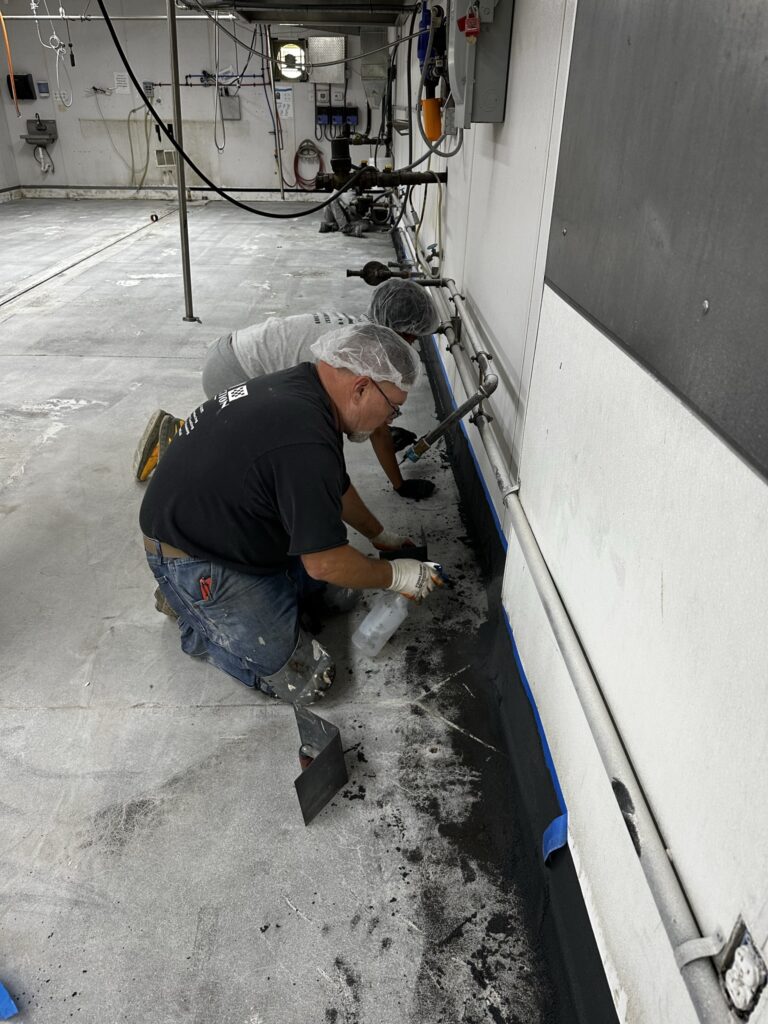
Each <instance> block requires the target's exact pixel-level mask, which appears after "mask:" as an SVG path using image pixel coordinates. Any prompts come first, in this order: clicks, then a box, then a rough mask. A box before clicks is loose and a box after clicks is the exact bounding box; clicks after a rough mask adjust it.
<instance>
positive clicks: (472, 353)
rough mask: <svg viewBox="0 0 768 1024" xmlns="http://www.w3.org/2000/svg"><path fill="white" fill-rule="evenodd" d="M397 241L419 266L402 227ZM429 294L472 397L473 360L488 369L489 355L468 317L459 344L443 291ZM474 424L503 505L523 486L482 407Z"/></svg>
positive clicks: (432, 290) (410, 240) (411, 241)
mask: <svg viewBox="0 0 768 1024" xmlns="http://www.w3.org/2000/svg"><path fill="white" fill-rule="evenodd" d="M396 237H398V238H399V240H400V244H401V246H402V247H403V249H404V250H405V252H406V253H409V254H410V256H411V257H412V259H411V260H410V262H411V263H412V265H413V266H418V265H419V255H418V253H417V251H416V245H415V243H414V241H413V239H412V238H411V237H410V235H409V234H408V232H407V230H406V229H405V228H404V227H403V226H401V227H399V228H398V229H397V236H396ZM396 248H397V246H396ZM423 257H424V258H425V257H426V254H423ZM429 294H430V296H431V298H432V301H433V302H434V304H435V306H436V308H437V311H438V313H439V314H440V319H441V320H442V321H443V323H444V325H445V326H444V327H443V328H442V330H443V333H444V334H445V335H446V337H447V338H448V344H449V348H450V350H451V352H452V354H453V358H454V361H455V363H456V368H457V370H458V371H459V377H460V378H461V383H462V386H463V387H464V391H465V392H466V394H468V395H472V394H474V393H475V392H476V389H477V384H476V383H475V381H474V379H473V371H472V368H471V359H472V358H474V359H475V360H476V361H477V362H478V366H480V365H481V363H480V360H481V359H482V360H485V365H487V362H488V359H487V355H486V354H485V352H484V351H483V346H482V344H481V341H480V339H479V337H478V336H477V334H476V332H475V329H474V327H473V326H472V323H471V321H470V320H469V319H468V318H467V317H466V313H465V315H464V316H463V317H462V338H461V342H459V340H458V339H457V338H456V335H455V333H454V331H453V328H452V327H451V326H449V324H450V319H451V313H450V310H449V308H448V303H447V300H446V298H445V296H444V295H443V292H442V290H441V289H440V288H433V289H430V293H429ZM465 344H466V347H467V349H468V350H469V357H460V356H459V355H457V354H456V352H455V348H457V347H458V348H459V350H460V352H461V346H463V345H465ZM472 423H473V425H474V427H475V428H476V429H477V432H478V433H479V434H480V440H481V442H482V445H483V448H484V449H485V452H486V454H487V456H488V461H489V462H490V465H491V469H492V470H493V475H494V477H495V479H496V484H497V486H498V488H499V491H500V493H501V498H502V502H504V501H505V500H506V498H507V497H508V495H510V494H514V493H515V492H516V491H517V490H518V488H519V486H520V485H519V483H518V482H517V481H515V480H513V479H512V477H511V476H510V474H509V473H508V471H507V469H506V466H505V464H504V462H505V460H504V456H503V455H502V452H501V448H500V447H499V444H498V442H497V440H496V438H495V437H494V435H493V432H492V430H491V425H490V421H489V419H488V417H487V416H486V415H485V413H484V411H483V408H482V405H480V407H479V409H478V411H477V412H476V413H475V415H474V417H473V418H472Z"/></svg>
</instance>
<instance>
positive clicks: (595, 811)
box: [400, 0, 768, 1024]
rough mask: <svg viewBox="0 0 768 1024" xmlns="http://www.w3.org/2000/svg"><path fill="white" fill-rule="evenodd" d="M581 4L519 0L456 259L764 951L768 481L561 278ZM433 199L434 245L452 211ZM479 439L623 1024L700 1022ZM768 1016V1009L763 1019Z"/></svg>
mask: <svg viewBox="0 0 768 1024" xmlns="http://www.w3.org/2000/svg"><path fill="white" fill-rule="evenodd" d="M574 16H575V4H574V3H572V2H570V0H547V2H544V3H541V2H537V0H517V3H516V9H515V25H514V36H513V44H512V62H511V71H510V78H509V86H508V94H507V101H508V102H507V113H506V119H505V123H504V124H503V125H502V126H498V127H494V126H482V125H475V126H474V127H473V128H472V129H471V131H469V132H468V133H467V136H466V141H465V146H464V149H463V151H462V153H461V154H460V155H459V156H458V157H456V158H455V159H453V160H452V161H450V164H449V184H448V187H447V192H446V196H445V197H444V203H443V205H444V209H445V211H446V224H445V225H444V237H445V261H444V262H445V269H446V271H447V272H448V273H449V274H451V275H454V276H455V277H456V280H457V283H458V286H459V288H460V290H461V291H462V292H463V293H464V294H465V295H466V296H467V299H468V303H469V304H470V306H471V308H472V310H473V313H474V317H475V320H476V323H477V325H478V326H479V327H480V329H481V331H482V333H483V335H484V337H485V339H486V343H487V346H488V347H489V349H490V351H491V352H492V353H493V355H494V359H495V363H496V366H497V368H498V369H499V371H500V376H501V385H500V393H497V395H495V396H494V399H493V401H492V403H491V405H492V411H493V414H494V415H495V417H496V419H495V422H494V428H495V429H496V431H497V435H498V439H499V441H500V443H501V445H502V448H503V450H504V451H505V453H506V458H507V460H508V468H509V469H510V470H511V471H512V472H513V473H515V472H516V469H517V467H518V466H519V469H520V474H521V488H520V498H521V500H522V503H523V506H524V508H525V511H526V513H527V515H528V517H529V520H530V522H531V525H532V527H533V530H534V533H535V535H536V538H537V540H538V543H539V546H540V547H541V549H542V551H543V553H544V557H545V559H546V560H547V563H548V565H549V568H550V570H551V572H552V575H553V577H554V580H555V583H556V585H557V587H558V589H559V591H560V593H561V595H562V597H563V600H564V603H565V605H566V607H567V610H568V612H569V614H570V616H571V619H572V621H573V622H574V625H575V627H576V629H577V632H578V634H579V637H580V640H581V642H582V644H583V647H584V649H585V652H586V654H587V657H588V659H589V660H590V662H591V664H592V666H593V668H594V672H595V675H596V677H597V679H598V681H599V684H600V686H601V688H602V690H603V692H604V694H605V696H606V698H607V701H608V703H609V706H610V709H611V711H612V712H613V715H614V717H615V720H616V722H617V725H618V727H619V729H620V732H621V735H622V738H623V740H624V742H625V744H626V746H627V749H628V751H629V754H630V756H631V758H632V760H633V762H634V764H635V767H636V770H637V774H638V776H639V778H640V781H641V784H642V785H643V787H644V789H645V792H646V794H647V797H648V800H649V803H650V805H651V807H652V809H653V811H654V812H655V814H656V816H657V819H658V822H659V824H660V827H661V830H662V833H663V835H664V838H665V841H666V843H667V846H668V847H669V849H670V853H671V856H672V858H673V861H674V864H675V867H676V869H677V871H678V873H679V876H680V878H681V880H682V883H683V885H684V888H685V890H686V892H687V894H688V896H689V899H690V901H691V904H692V906H693V909H694V911H695V913H696V915H697V917H698V919H699V922H700V924H701V926H702V928H703V930H704V933H705V934H710V933H711V932H713V931H714V930H715V929H716V928H718V927H719V928H720V929H722V931H723V932H724V933H726V934H729V933H730V931H731V928H732V927H733V925H734V923H735V922H736V919H737V917H738V916H739V915H740V914H741V915H743V916H744V918H745V920H746V922H747V925H748V927H749V928H750V929H751V931H752V934H753V936H754V938H755V939H756V941H757V942H758V943H759V944H760V945H761V946H762V947H763V949H764V950H765V946H766V939H768V881H767V880H766V876H765V871H764V851H765V849H766V845H767V844H768V813H766V810H765V804H764V801H762V800H761V798H760V793H761V786H760V782H761V780H762V779H764V778H765V777H766V771H767V770H768V728H767V726H766V715H765V711H764V692H765V678H766V670H767V669H768V631H766V629H765V622H766V620H767V613H768V591H767V590H766V586H765V581H764V575H765V573H764V566H765V565H766V564H767V560H768V540H766V538H767V537H768V530H767V529H766V528H767V527H768V488H766V485H765V482H764V481H763V480H762V479H760V478H759V477H757V476H756V475H755V474H754V473H753V472H752V471H751V470H750V469H749V468H748V467H746V466H745V465H744V464H743V462H742V461H741V460H740V459H739V458H738V457H737V456H736V455H735V454H734V453H733V452H732V451H731V450H730V449H729V448H728V447H727V446H726V445H725V444H724V443H723V442H722V441H721V440H720V439H719V438H718V437H717V436H716V435H715V434H714V433H713V432H712V431H711V430H709V429H708V428H707V427H706V426H704V425H703V424H702V423H701V422H700V421H699V420H698V419H697V418H696V417H695V416H694V415H693V414H692V413H691V412H690V411H689V410H688V409H687V408H686V407H685V406H684V405H683V404H682V403H681V402H680V401H679V400H678V399H677V398H675V397H674V396H673V395H672V394H671V393H670V392H669V391H668V390H667V389H665V388H664V387H663V386H661V385H660V384H659V383H658V382H657V381H655V380H654V379H653V378H652V377H651V376H650V375H649V374H648V373H647V372H646V371H645V370H643V369H642V368H640V367H639V366H638V365H637V364H636V363H635V362H634V361H633V360H631V359H630V358H629V357H628V356H627V355H626V354H624V353H623V352H622V351H621V350H620V349H619V348H617V346H616V345H615V344H614V343H613V342H612V341H611V340H610V339H609V338H607V337H606V336H604V335H603V334H602V333H601V332H600V331H599V330H597V329H596V328H595V327H594V326H592V324H591V323H589V322H588V321H587V320H585V319H584V318H583V317H582V316H580V315H579V314H578V313H577V312H575V311H574V310H573V309H571V308H570V307H569V306H567V305H566V304H565V303H564V302H563V301H562V300H561V299H559V298H558V297H557V295H555V293H553V292H552V291H551V290H549V289H548V288H545V285H544V264H545V259H546V247H547V236H548V229H549V223H550V218H551V208H552V196H553V190H554V181H555V174H556V170H557V153H558V145H559V135H560V127H561V123H562V112H563V106H564V96H565V89H566V85H567V72H568V60H569V51H570V42H571V36H572V29H573V22H574ZM684 73H685V69H681V74H682V75H684ZM401 77H402V76H401ZM402 152H403V151H402V149H401V159H400V163H403V162H404V161H403V159H402ZM746 158H748V154H747V157H746ZM432 166H433V167H434V166H439V162H433V165H432ZM414 201H415V203H416V206H417V208H418V206H419V197H418V196H416V197H414ZM427 210H428V214H427V218H426V223H425V227H424V229H423V240H424V242H426V243H430V242H434V241H436V240H437V236H436V231H435V230H434V227H433V223H434V213H433V212H432V203H431V201H430V203H429V204H428V207H427ZM542 302H543V305H542ZM443 352H444V361H445V365H446V369H447V371H448V374H449V376H450V377H451V379H452V380H453V383H454V387H455V391H456V395H457V397H459V398H460V397H463V392H462V390H461V385H460V382H459V381H458V378H457V375H456V373H455V370H454V366H453V360H452V357H451V356H450V354H448V353H446V352H445V350H444V349H443ZM468 433H469V437H470V440H471V441H472V442H473V444H474V448H475V452H476V454H477V457H478V462H479V464H480V466H481V469H482V471H483V473H484V475H485V479H486V483H487V488H488V491H489V493H490V495H491V497H492V499H493V500H494V502H495V506H496V509H497V512H498V515H499V518H500V519H501V521H502V524H503V526H504V528H505V532H506V533H507V535H508V539H509V554H508V564H507V571H506V575H505V582H504V601H505V607H506V609H507V612H508V615H509V618H510V620H511V623H512V626H513V629H514V631H515V635H516V639H517V642H518V645H519V649H520V653H521V657H522V661H523V665H524V667H525V670H526V673H527V674H528V677H529V681H530V684H531V687H532V690H533V693H534V696H535V699H536V701H537V704H538V706H539V709H540V712H541V716H542V720H543V724H544V727H545V730H546V732H547V735H548V739H549V742H550V745H551V747H552V750H553V755H554V760H555V764H556V767H557V771H558V774H559V776H560V779H561V782H562V786H563V790H564V794H565V798H566V801H567V803H568V806H569V821H570V829H569V844H570V846H571V850H572V852H573V856H574V860H575V862H576V864H577V867H578V870H579V874H580V879H581V882H582V887H583V891H584V895H585V898H586V901H587V905H588V908H589V910H590V914H591V917H592V921H593V925H594V929H595V933H596V937H597V939H598V943H599V945H600V948H601V951H602V953H603V956H604V960H605V964H606V969H607V974H608V978H609V981H610V982H611V985H612V988H613V991H614V998H615V1003H616V1006H617V1009H618V1011H619V1015H620V1018H621V1019H626V1020H627V1021H632V1022H640V1021H642V1022H647V1024H658V1022H659V1021H673V1020H674V1021H675V1022H678V1021H689V1020H694V1019H695V1017H694V1014H693V1010H692V1007H691V1004H690V1001H689V998H688V995H687V992H686V990H685V987H684V985H683V983H682V981H681V979H680V974H679V972H678V970H677V968H676V966H675V963H674V959H673V957H672V954H671V950H670V947H669V943H668V941H667V939H666V936H665V934H664V930H663V926H662V924H661V920H660V917H659V914H658V911H657V908H656V907H655V904H654V903H653V900H652V899H651V897H650V893H649V890H648V888H647V885H646V883H645V879H644V876H643V874H642V872H641V870H640V868H639V865H638V861H637V858H636V856H635V854H634V850H633V847H632V844H631V842H630V841H629V839H628V835H627V832H626V828H625V826H624V824H623V822H622V819H621V817H620V815H619V812H618V808H617V805H616V802H615V799H614V797H613V794H612V791H611V787H610V780H609V779H608V778H607V777H606V774H605V771H604V769H603V767H602V764H601V762H600V759H599V757H598V755H597V751H596V748H595V744H594V741H593V739H592V737H591V735H590V733H589V729H588V727H587V725H586V722H585V720H584V716H583V714H582V712H581V709H580V705H579V703H578V700H577V698H576V696H575V692H574V690H573V686H572V683H571V680H570V678H569V676H568V673H567V670H566V669H565V666H564V664H563V662H562V659H561V657H560V655H559V652H558V650H557V647H556V644H555V642H554V638H553V636H552V634H551V630H550V626H549V623H548V622H547V619H546V616H545V615H544V614H543V612H542V609H541V604H540V602H539V600H538V597H537V595H536V592H535V590H534V589H533V587H532V584H531V581H530V574H529V573H528V571H527V569H526V566H525V562H524V560H523V558H522V555H521V553H520V550H519V548H518V545H517V542H516V539H515V537H514V535H513V534H511V533H510V531H509V529H508V528H507V527H508V524H506V523H505V521H504V509H503V507H502V505H501V502H500V500H499V493H498V489H497V487H496V484H495V481H494V478H493V474H492V472H491V471H490V469H489V467H488V463H487V460H486V459H485V456H484V454H483V452H482V448H481V443H480V440H479V437H478V435H477V432H476V431H475V430H474V428H473V427H471V426H469V427H468ZM724 1018H725V1014H724ZM765 1020H768V1000H766V999H765V998H763V999H762V1001H761V1004H760V1006H759V1007H758V1009H757V1011H756V1012H755V1013H754V1014H753V1016H752V1018H751V1022H752V1024H755V1022H758V1021H760V1022H763V1021H765Z"/></svg>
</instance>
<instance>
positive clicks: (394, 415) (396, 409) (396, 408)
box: [369, 378, 400, 420]
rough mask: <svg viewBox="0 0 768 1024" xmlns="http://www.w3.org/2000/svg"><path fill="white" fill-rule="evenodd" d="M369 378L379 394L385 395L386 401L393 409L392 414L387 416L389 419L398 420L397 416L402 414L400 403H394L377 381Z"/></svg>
mask: <svg viewBox="0 0 768 1024" xmlns="http://www.w3.org/2000/svg"><path fill="white" fill-rule="evenodd" d="M369 379H370V381H371V384H373V386H374V387H375V388H376V390H377V391H378V392H379V394H380V395H381V396H382V397H383V399H384V401H385V402H386V403H387V405H388V406H389V408H390V409H391V410H392V412H391V414H390V415H389V416H388V417H387V419H388V420H396V419H397V417H398V416H399V415H400V406H399V405H395V404H394V403H392V402H390V400H389V399H388V398H387V396H386V395H385V394H384V392H383V391H382V390H381V388H380V387H379V385H378V384H377V383H376V381H375V380H373V379H372V378H369Z"/></svg>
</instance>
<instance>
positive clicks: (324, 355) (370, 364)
mask: <svg viewBox="0 0 768 1024" xmlns="http://www.w3.org/2000/svg"><path fill="white" fill-rule="evenodd" d="M310 350H311V352H312V354H313V355H314V357H315V358H316V359H317V360H319V361H322V362H324V363H328V365H329V366H335V367H336V368H337V369H340V370H351V371H352V373H359V374H361V375H362V376H364V377H370V378H371V380H376V381H382V380H386V381H389V382H390V383H392V384H394V385H395V386H396V387H398V388H400V389H401V390H402V391H410V389H411V388H412V387H413V385H414V384H415V383H416V381H417V380H418V379H419V371H420V369H421V362H420V360H419V356H418V353H417V352H416V350H415V349H414V348H413V347H412V346H411V345H409V344H408V342H407V341H403V339H402V338H401V337H400V335H399V334H396V333H395V332H394V331H393V330H391V329H390V328H389V327H384V326H382V325H381V324H350V325H349V326H348V327H340V328H339V329H338V330H335V331H329V332H328V333H327V334H324V335H323V336H322V337H321V338H318V339H317V341H316V342H315V343H314V344H313V345H311V346H310Z"/></svg>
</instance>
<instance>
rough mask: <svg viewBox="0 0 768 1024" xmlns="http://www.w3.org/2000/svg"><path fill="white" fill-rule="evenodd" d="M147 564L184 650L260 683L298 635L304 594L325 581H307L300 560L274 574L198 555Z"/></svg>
mask: <svg viewBox="0 0 768 1024" xmlns="http://www.w3.org/2000/svg"><path fill="white" fill-rule="evenodd" d="M147 562H148V563H149V567H150V569H151V570H152V572H153V574H154V576H155V579H156V580H157V583H158V585H159V587H160V590H161V592H162V594H163V595H164V597H165V599H166V601H167V602H168V604H169V605H170V606H171V607H172V608H173V610H174V611H175V612H176V614H177V615H178V617H179V618H178V626H179V633H180V639H181V649H182V650H183V651H184V652H185V653H186V654H189V655H190V656H191V657H193V658H202V659H204V660H205V661H208V662H210V663H211V664H212V665H215V666H216V667H217V668H220V669H221V670H222V671H224V672H227V673H228V674H229V675H231V676H234V677H235V679H239V680H240V682H242V683H245V685H246V686H253V687H258V688H260V689H264V690H265V691H266V692H270V688H269V687H268V686H266V685H264V686H260V679H261V677H262V676H268V675H272V674H273V673H274V672H277V671H278V669H281V668H282V667H283V666H284V665H285V664H286V662H287V661H288V659H289V658H290V657H291V655H292V654H293V651H294V648H295V647H296V643H297V640H298V638H299V614H300V611H301V603H302V600H303V598H304V597H305V596H306V595H307V594H309V593H311V592H313V591H316V590H318V589H320V588H322V587H323V586H324V585H323V584H318V583H317V581H315V580H313V579H311V578H310V577H309V576H308V575H307V573H306V571H305V569H304V566H303V565H302V563H301V560H300V559H299V558H293V559H291V564H290V566H289V568H288V569H287V570H286V571H285V572H282V573H277V574H275V575H273V576H252V575H248V574H246V573H242V572H237V571H236V570H234V569H227V568H225V567H224V566H222V565H217V564H216V563H215V562H207V561H201V560H200V559H197V558H168V559H166V558H161V557H158V555H156V554H147Z"/></svg>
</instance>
